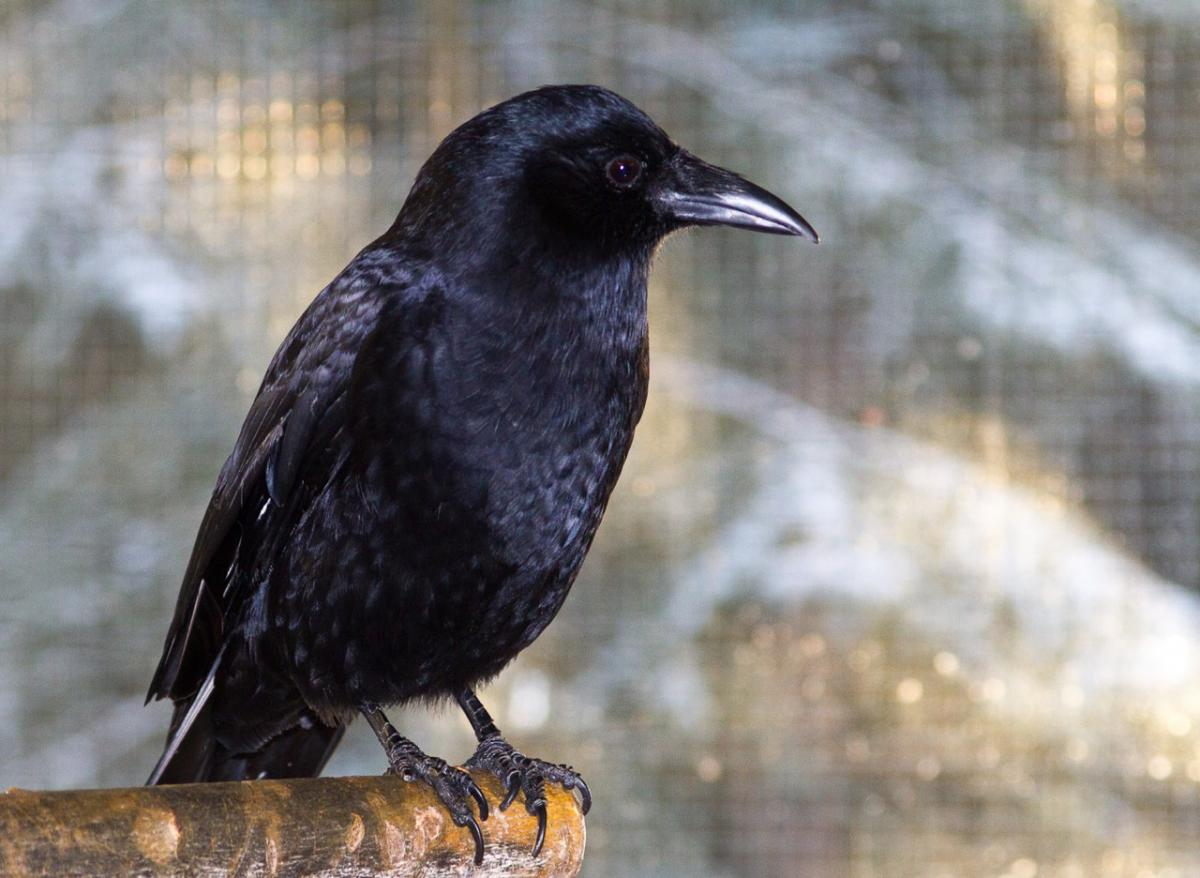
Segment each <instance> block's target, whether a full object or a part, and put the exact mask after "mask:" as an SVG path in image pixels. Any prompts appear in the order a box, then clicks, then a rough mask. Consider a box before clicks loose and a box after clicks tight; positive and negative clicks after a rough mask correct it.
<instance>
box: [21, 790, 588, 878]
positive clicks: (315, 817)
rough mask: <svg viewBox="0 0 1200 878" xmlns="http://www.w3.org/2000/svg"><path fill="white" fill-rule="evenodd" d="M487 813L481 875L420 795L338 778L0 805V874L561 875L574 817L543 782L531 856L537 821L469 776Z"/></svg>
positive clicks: (570, 867)
mask: <svg viewBox="0 0 1200 878" xmlns="http://www.w3.org/2000/svg"><path fill="white" fill-rule="evenodd" d="M473 776H474V778H475V781H476V782H477V783H478V784H479V786H480V787H481V788H482V789H483V791H484V793H485V794H486V795H487V798H488V802H489V804H490V805H491V816H489V817H488V819H487V821H486V822H485V823H483V824H481V826H482V828H483V835H484V838H485V839H486V841H487V848H486V852H485V854H484V858H483V865H482V866H480V867H478V868H476V867H475V865H474V864H473V862H472V860H473V857H474V851H475V846H474V843H473V842H472V840H471V835H470V832H469V831H468V830H466V829H464V828H461V827H458V826H455V825H454V823H453V821H451V819H450V817H449V815H448V814H447V813H446V809H445V808H444V807H443V806H442V805H441V803H440V802H439V801H438V800H437V798H436V797H435V796H434V794H433V792H432V791H431V790H430V789H429V788H428V787H426V786H424V785H423V784H417V783H406V782H404V781H403V780H401V779H399V778H397V777H339V778H319V779H315V780H313V779H305V780H260V781H250V782H244V783H211V784H184V785H180V786H161V787H138V788H134V789H119V790H79V791H75V790H72V791H67V792H45V793H44V792H31V791H28V790H19V789H12V790H9V791H8V792H7V793H6V794H4V795H0V874H3V875H6V876H9V875H11V876H18V875H47V876H49V875H53V876H69V875H79V876H84V875H86V876H93V875H185V874H186V875H254V876H275V875H279V876H286V875H325V876H348V875H356V876H361V875H392V876H409V875H413V876H416V875H420V876H450V875H474V876H489V875H505V876H556V878H557V876H573V875H575V874H577V873H578V872H579V868H580V866H581V865H582V863H583V847H584V837H585V833H584V825H583V816H582V814H581V813H580V810H579V807H578V805H576V803H575V799H574V797H573V796H572V794H570V793H568V792H565V791H563V790H562V789H561V788H559V787H557V786H552V785H549V784H548V785H547V788H546V795H547V799H548V805H549V827H548V828H547V830H546V844H545V847H544V848H543V849H542V852H541V854H540V855H539V856H538V857H537V859H534V858H533V857H532V856H531V854H530V852H531V851H532V849H533V842H534V836H535V834H536V831H537V820H536V818H534V817H531V816H530V815H529V814H528V813H526V811H525V808H524V806H523V805H522V804H521V803H520V802H516V803H514V804H513V805H512V807H510V808H509V809H508V810H507V811H505V812H504V813H500V811H499V810H498V809H497V804H498V803H499V802H500V801H501V799H502V798H503V796H504V791H503V789H502V788H501V787H500V784H499V782H498V781H497V780H496V778H495V777H493V776H492V775H490V774H484V773H475V774H474V775H473Z"/></svg>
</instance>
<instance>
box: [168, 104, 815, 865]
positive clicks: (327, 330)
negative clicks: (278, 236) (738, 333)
mask: <svg viewBox="0 0 1200 878" xmlns="http://www.w3.org/2000/svg"><path fill="white" fill-rule="evenodd" d="M694 225H725V226H737V227H739V228H745V229H752V230H755V231H760V232H771V233H775V234H783V235H799V236H802V237H806V238H809V239H810V240H812V241H814V242H815V241H816V240H817V235H816V233H815V232H814V231H813V228H812V226H810V225H809V224H808V223H807V222H806V221H805V220H804V218H803V217H801V216H800V215H799V214H798V213H796V211H794V210H793V209H792V208H790V207H789V206H788V205H787V204H785V203H784V202H783V201H781V200H780V199H779V198H777V197H775V196H774V195H772V194H770V193H769V192H767V191H765V190H763V189H761V188H759V187H758V186H756V185H754V184H753V183H750V182H748V181H747V180H745V179H743V178H742V177H740V176H738V175H737V174H734V173H732V172H730V171H727V170H724V169H722V168H718V167H715V166H713V165H710V164H707V163H705V162H703V161H701V160H700V159H698V158H696V157H695V156H694V155H692V154H691V153H689V152H687V151H686V150H684V149H682V148H681V147H679V146H677V145H676V144H675V143H674V142H673V141H672V140H671V139H670V138H669V137H668V136H667V135H666V133H664V132H663V130H662V129H661V128H659V127H658V125H656V124H655V123H654V122H653V121H652V120H651V119H650V117H649V116H647V115H646V114H645V113H644V112H642V111H641V110H639V109H638V108H637V107H636V106H634V105H633V104H632V103H630V102H629V101H627V100H625V99H624V98H622V97H620V96H618V95H617V94H615V93H613V92H611V91H609V90H607V89H604V88H600V87H597V86H590V85H562V86H547V87H543V88H540V89H536V90H534V91H530V92H527V93H525V94H521V95H518V96H516V97H514V98H511V99H509V100H507V101H504V102H503V103H500V104H498V105H496V106H494V107H492V108H491V109H489V110H486V111H485V112H482V113H480V114H479V115H477V116H475V117H474V118H472V119H470V120H469V121H467V122H465V123H464V124H463V125H461V126H460V127H459V128H458V129H456V130H455V131H454V132H452V133H451V134H450V135H449V136H448V137H446V139H445V140H444V141H442V143H441V144H440V145H439V146H438V148H437V149H436V150H435V151H434V153H433V154H432V155H431V156H430V157H429V159H428V160H427V161H426V163H425V165H424V166H423V167H422V168H421V170H420V172H419V173H418V174H417V177H416V181H415V182H414V184H413V186H412V189H411V191H410V192H409V195H408V198H407V199H406V200H405V202H404V205H403V207H402V209H401V210H400V213H399V215H398V217H397V218H396V221H395V222H394V223H393V225H392V226H391V227H390V228H389V229H388V230H387V231H386V232H385V233H384V234H383V235H382V236H381V237H380V238H378V239H377V240H376V241H374V242H373V243H371V244H369V245H368V246H367V247H366V248H365V249H364V250H362V252H360V253H359V254H358V255H357V256H355V257H354V259H353V260H352V261H351V262H350V264H349V265H347V266H346V268H345V269H343V270H342V272H341V273H340V274H339V275H338V276H337V277H336V278H334V280H333V281H332V282H331V283H330V284H329V285H328V286H327V287H326V288H325V289H324V290H322V291H321V292H320V293H319V294H318V295H317V297H316V298H315V299H314V300H313V302H312V303H311V304H310V306H309V307H308V309H307V310H306V311H305V312H304V314H303V315H302V316H301V317H300V319H299V321H298V322H297V323H296V325H295V326H294V327H293V328H292V330H291V332H290V333H289V334H288V336H287V337H286V338H285V339H284V341H283V343H282V345H281V346H280V348H279V350H278V351H277V352H276V354H275V356H274V359H273V360H272V362H271V364H270V366H269V367H268V369H267V372H266V376H265V377H264V379H263V382H262V386H261V387H260V388H259V391H258V394H257V396H256V398H255V400H254V402H253V404H252V406H251V408H250V412H249V414H248V415H247V417H246V420H245V423H244V424H243V426H242V429H241V433H240V435H239V436H238V439H237V442H236V444H235V445H234V448H233V452H232V453H231V454H230V456H229V458H228V460H227V461H226V462H225V465H224V467H223V468H222V470H221V472H220V475H219V476H218V478H217V484H216V488H215V490H214V491H213V495H212V500H211V502H210V504H209V506H208V510H207V512H206V513H205V515H204V518H203V521H202V522H201V525H200V530H199V534H198V536H197V537H196V542H195V547H194V549H193V551H192V555H191V560H190V561H189V563H188V565H187V569H186V572H185V574H184V578H183V584H182V587H181V589H180V593H179V598H178V602H177V604H176V608H175V615H174V618H173V620H172V622H171V625H170V629H169V631H168V634H167V637H166V642H165V645H164V647H163V653H162V659H161V661H160V663H159V665H158V669H157V671H156V672H155V674H154V678H153V681H152V682H151V684H150V691H149V694H148V695H147V698H146V700H147V702H149V701H150V700H151V699H159V698H170V699H171V700H172V701H173V702H174V714H173V717H172V721H171V725H170V731H169V733H168V738H167V744H166V749H165V751H164V752H163V754H162V757H161V758H160V759H159V761H158V764H157V765H156V766H155V768H154V771H153V773H152V774H151V776H150V779H149V781H148V782H149V783H150V784H167V783H184V782H195V781H218V780H238V779H246V778H267V777H270V778H282V777H307V776H315V775H317V774H319V773H320V771H321V769H322V767H323V766H324V764H325V762H326V761H327V760H328V759H329V756H330V755H331V753H332V752H333V750H334V748H335V747H336V746H337V744H338V741H339V739H340V738H341V737H342V733H343V732H344V731H345V729H346V727H347V725H348V724H349V723H350V722H351V721H352V720H353V719H354V717H355V716H356V715H360V714H361V715H362V716H363V717H365V719H366V720H367V722H368V723H369V724H370V726H371V728H372V730H373V731H374V732H375V734H376V735H377V736H378V738H379V741H380V743H381V744H382V745H383V748H384V750H385V752H386V755H387V761H388V765H389V771H390V772H393V773H396V774H399V775H401V776H402V777H404V778H405V779H407V780H410V781H420V782H423V783H425V784H428V785H430V786H431V787H432V788H433V789H434V790H435V791H436V793H437V795H438V796H439V798H440V799H441V801H442V802H443V803H444V804H445V806H446V808H447V809H448V811H449V813H450V815H451V817H452V818H453V820H454V822H455V824H456V825H458V826H460V827H466V828H468V829H469V831H470V832H471V834H472V836H473V837H474V841H475V854H476V862H480V861H481V858H482V856H483V836H482V833H481V831H480V827H479V822H478V820H476V818H475V815H474V811H473V810H472V808H471V802H472V801H473V802H474V803H475V805H476V807H477V809H478V811H479V819H480V820H486V819H487V815H488V804H487V800H486V798H485V797H484V795H483V794H482V792H481V791H480V789H479V787H478V786H477V785H476V784H475V783H474V781H473V780H472V779H471V777H470V775H469V774H468V773H466V772H465V771H463V770H461V769H459V768H455V767H452V766H449V765H448V764H447V763H446V762H444V761H443V760H441V759H438V758H436V757H433V756H429V755H426V754H425V753H424V752H422V750H421V749H419V748H418V747H417V745H416V744H414V743H413V742H411V741H409V740H408V739H406V738H403V737H401V736H400V734H399V733H398V732H397V731H396V729H395V728H393V726H392V725H391V724H390V723H389V722H388V720H387V718H386V717H385V715H384V713H383V710H382V707H383V706H387V705H398V704H404V703H406V702H412V701H414V700H424V701H434V700H438V699H449V698H453V699H456V700H457V702H458V703H459V705H461V707H462V709H463V710H464V711H465V713H466V715H467V718H468V719H469V720H470V723H471V725H472V727H473V729H474V731H475V734H476V737H477V739H478V742H479V745H478V749H477V750H476V752H475V754H474V756H472V758H471V759H470V760H469V761H468V763H467V765H468V767H471V768H477V769H481V770H485V771H488V772H492V773H494V774H495V775H497V776H498V777H499V778H500V779H501V780H502V782H503V784H504V785H505V790H506V796H505V799H504V801H503V802H502V803H500V808H501V809H505V808H507V807H508V806H509V805H510V804H511V803H512V802H513V801H514V800H515V799H516V797H517V795H518V794H520V795H522V797H523V801H524V805H525V807H526V809H527V810H528V811H529V813H530V814H533V815H535V816H537V818H538V821H539V827H538V836H537V842H536V844H535V847H534V853H535V855H536V853H537V852H538V850H540V848H541V846H542V839H543V837H544V834H545V828H546V800H545V784H546V783H547V782H550V783H556V784H561V785H562V786H563V787H565V788H567V789H574V790H577V791H578V792H579V794H580V797H581V807H582V808H583V810H584V813H586V812H587V809H588V808H589V807H590V805H591V793H590V791H589V789H588V786H587V784H586V783H585V782H584V781H583V779H582V778H581V777H580V776H579V774H578V773H576V772H575V771H574V770H573V769H571V768H569V767H567V766H565V765H555V764H552V763H549V762H543V761H541V760H539V759H534V758H531V757H527V756H525V755H524V754H522V753H520V752H519V751H518V750H516V749H514V748H513V747H512V745H510V744H509V743H508V742H507V741H505V739H504V738H503V737H502V736H501V734H500V731H499V729H497V727H496V725H495V723H494V722H493V721H492V719H491V717H490V716H489V715H488V713H487V711H486V710H485V709H484V707H483V705H482V704H480V702H479V700H478V698H477V697H476V695H475V690H476V688H477V687H479V686H480V685H481V684H483V683H484V682H486V681H487V680H489V679H490V678H492V677H494V676H495V675H496V674H498V673H499V672H500V670H501V669H502V668H503V667H504V666H505V665H507V664H508V663H509V662H510V661H512V659H513V657H514V656H516V655H517V654H518V653H520V652H521V650H523V649H524V648H525V647H527V646H528V645H529V644H531V643H532V642H533V641H534V640H535V639H536V638H537V636H538V635H539V634H541V632H542V630H543V629H545V627H546V626H547V625H548V624H549V622H550V621H551V619H553V618H554V616H555V614H556V613H557V612H558V610H559V608H560V607H561V606H562V603H563V600H564V599H565V598H566V596H567V592H568V591H569V590H570V588H571V584H572V582H573V581H574V580H575V577H576V574H578V572H579V568H580V565H581V564H582V563H583V559H584V556H585V555H586V554H587V552H588V548H589V547H590V546H591V543H592V538H593V537H594V536H595V533H596V529H597V527H598V526H599V524H600V519H601V517H602V516H603V514H604V510H605V506H606V505H607V503H608V499H609V495H610V493H611V492H612V489H613V486H614V485H615V484H616V481H617V477H618V475H619V474H620V472H621V467H622V465H623V463H624V461H625V457H626V454H627V453H628V451H629V447H630V443H631V442H632V440H633V433H634V427H635V426H636V425H637V423H638V419H639V418H640V416H641V414H642V408H643V405H644V404H645V401H646V386H647V375H648V362H649V361H648V348H647V321H646V281H647V275H648V273H649V269H650V262H651V257H652V256H653V254H654V251H655V249H656V247H657V246H658V244H659V243H660V242H661V241H662V239H663V238H664V237H665V236H666V235H667V234H668V233H670V232H672V231H674V230H676V229H680V228H683V227H686V226H694Z"/></svg>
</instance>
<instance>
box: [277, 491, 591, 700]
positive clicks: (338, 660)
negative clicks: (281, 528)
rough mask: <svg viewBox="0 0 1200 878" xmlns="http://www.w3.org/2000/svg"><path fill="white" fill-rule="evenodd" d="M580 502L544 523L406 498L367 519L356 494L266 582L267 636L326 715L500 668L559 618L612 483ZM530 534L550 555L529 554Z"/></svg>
mask: <svg viewBox="0 0 1200 878" xmlns="http://www.w3.org/2000/svg"><path fill="white" fill-rule="evenodd" d="M350 493H351V494H352V495H355V494H356V493H357V492H350ZM576 498H577V499H576V502H575V503H574V504H567V508H564V509H562V510H561V514H560V515H558V516H555V517H554V518H553V519H552V520H546V519H541V518H540V517H538V518H537V519H536V520H535V519H530V520H528V521H523V520H521V519H520V517H519V516H518V517H517V519H516V520H513V519H505V520H504V521H503V522H501V523H497V522H491V523H485V522H481V521H479V520H475V519H471V518H468V517H466V516H463V515H455V514H454V513H453V512H450V511H447V510H446V509H443V510H442V512H441V513H440V514H439V515H435V516H429V517H414V516H412V515H407V514H404V512H403V511H402V508H401V506H397V507H395V508H392V509H387V508H385V509H379V508H378V507H376V508H375V509H374V510H373V511H374V514H370V515H368V514H365V513H364V511H363V507H362V505H361V503H360V502H359V501H360V500H361V498H360V497H358V496H354V499H353V500H352V501H350V502H349V503H347V504H341V503H336V502H331V503H329V504H327V507H326V509H325V510H324V513H323V514H322V515H321V516H314V517H313V519H310V520H309V521H308V522H306V523H305V524H304V525H303V526H302V527H300V528H299V529H298V530H297V531H296V534H295V538H294V540H293V542H292V549H291V551H289V552H287V553H286V554H285V555H284V560H283V563H282V564H280V565H279V567H278V569H277V570H276V571H275V575H274V576H273V582H272V588H271V592H272V594H273V599H274V608H273V609H274V612H273V618H274V622H275V624H274V625H273V626H272V629H273V630H272V631H271V632H270V633H269V634H268V636H272V637H277V638H278V640H277V642H278V644H279V646H280V647H282V649H281V650H280V651H281V652H282V655H280V658H281V659H282V660H283V661H284V662H285V663H286V664H287V665H288V666H289V673H290V674H291V676H292V677H293V679H294V680H295V682H296V685H297V688H298V689H299V690H300V692H301V694H302V695H303V697H304V699H305V700H306V701H307V702H308V703H309V704H310V705H311V706H312V707H314V708H316V709H317V710H318V711H320V712H322V713H324V714H327V715H335V714H341V713H345V712H347V711H350V710H353V709H355V708H356V707H357V706H358V705H360V704H362V703H363V702H364V701H373V702H378V703H382V704H394V703H397V702H401V701H405V700H408V699H411V698H416V697H423V696H438V695H443V694H453V693H455V692H457V691H460V690H461V689H462V688H463V687H467V686H473V685H475V684H476V683H478V682H480V681H482V680H485V679H487V678H489V677H491V676H493V675H495V674H496V673H498V672H499V671H500V670H501V669H502V668H503V667H504V666H505V665H506V664H507V663H508V662H509V661H511V660H512V658H513V657H515V656H516V654H517V653H518V652H520V651H521V649H523V648H524V647H526V646H528V645H529V644H530V643H532V642H533V640H534V639H535V638H536V637H537V636H538V635H539V634H540V633H541V632H542V630H543V629H544V628H545V627H546V625H548V624H549V623H550V621H551V620H552V619H553V618H554V616H555V614H556V613H557V612H558V610H559V608H560V607H561V606H562V603H563V600H564V599H565V598H566V594H567V592H568V590H569V589H570V586H571V583H572V582H573V581H574V579H575V576H576V574H577V573H578V571H579V568H580V565H581V564H582V562H583V558H584V556H585V555H586V553H587V549H588V546H589V545H590V543H591V539H592V536H593V535H594V533H595V530H596V527H597V526H598V525H599V522H600V518H601V516H602V514H603V506H604V501H605V500H606V499H607V492H606V491H605V492H604V496H603V497H600V496H596V497H580V495H578V494H577V495H576ZM581 499H585V500H586V502H583V503H581V502H580V500H581ZM425 508H435V507H425ZM318 519H319V520H318ZM534 536H536V538H537V541H538V542H539V543H541V544H542V545H544V546H548V547H551V549H552V550H551V551H547V552H543V553H540V554H539V553H525V552H524V551H523V550H524V547H525V544H526V543H527V542H529V539H528V538H531V537H534ZM514 547H516V548H517V549H518V550H517V551H516V552H514ZM517 557H519V558H521V559H522V560H520V561H516V560H514V558H517Z"/></svg>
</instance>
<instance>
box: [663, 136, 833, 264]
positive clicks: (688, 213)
mask: <svg viewBox="0 0 1200 878" xmlns="http://www.w3.org/2000/svg"><path fill="white" fill-rule="evenodd" d="M665 170H666V174H664V176H663V182H662V188H661V189H660V190H659V192H658V194H657V195H656V197H655V201H656V203H657V204H658V208H659V210H661V211H662V212H663V214H665V216H666V217H668V218H669V219H672V220H674V221H675V222H678V223H680V224H681V225H698V226H736V227H738V228H739V229H750V230H751V231H755V232H770V233H771V234H773V235H798V236H799V237H802V238H808V240H810V241H812V242H813V243H814V244H815V243H817V241H818V238H817V232H816V230H815V229H814V228H813V227H812V226H810V225H809V224H808V220H806V219H805V218H804V217H802V216H800V214H798V213H796V211H794V210H792V208H790V207H788V205H787V204H786V203H785V202H784V201H783V200H781V199H779V198H776V197H775V196H774V195H772V194H771V193H770V192H768V191H767V190H766V189H763V188H762V187H761V186H755V185H754V184H753V183H751V182H750V181H749V180H744V179H742V178H741V177H739V176H738V175H737V174H735V173H733V171H727V170H725V169H724V168H718V167H717V166H716V165H710V164H709V163H708V162H705V161H702V160H700V159H698V158H696V157H695V156H694V155H692V154H691V153H689V152H687V151H686V150H683V149H681V150H679V152H677V153H676V154H675V156H674V157H673V158H672V159H671V161H670V163H669V164H668V165H667V167H666V169H665Z"/></svg>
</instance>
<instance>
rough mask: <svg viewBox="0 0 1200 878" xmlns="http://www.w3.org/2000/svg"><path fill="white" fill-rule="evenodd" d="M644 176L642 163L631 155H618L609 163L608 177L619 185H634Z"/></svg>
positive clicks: (622, 186)
mask: <svg viewBox="0 0 1200 878" xmlns="http://www.w3.org/2000/svg"><path fill="white" fill-rule="evenodd" d="M640 176H642V163H641V162H639V161H638V160H637V159H635V158H634V157H633V156H631V155H622V156H617V157H616V158H615V159H613V160H612V161H611V162H609V163H608V179H609V180H611V181H612V182H613V183H614V184H616V185H617V186H620V187H621V188H626V187H629V186H632V185H633V184H634V183H636V182H637V181H638V177H640Z"/></svg>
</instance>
